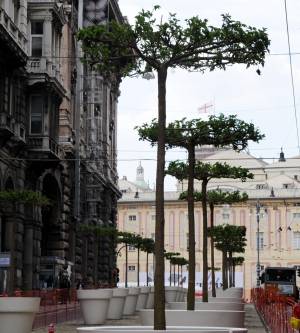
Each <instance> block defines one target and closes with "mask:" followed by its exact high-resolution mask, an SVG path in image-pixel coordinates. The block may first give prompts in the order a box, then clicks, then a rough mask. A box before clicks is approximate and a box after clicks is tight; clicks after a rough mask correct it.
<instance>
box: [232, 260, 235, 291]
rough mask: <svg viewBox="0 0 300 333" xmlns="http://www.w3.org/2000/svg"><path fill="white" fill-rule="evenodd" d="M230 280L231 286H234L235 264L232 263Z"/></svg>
mask: <svg viewBox="0 0 300 333" xmlns="http://www.w3.org/2000/svg"><path fill="white" fill-rule="evenodd" d="M232 282H233V287H235V264H233V265H232Z"/></svg>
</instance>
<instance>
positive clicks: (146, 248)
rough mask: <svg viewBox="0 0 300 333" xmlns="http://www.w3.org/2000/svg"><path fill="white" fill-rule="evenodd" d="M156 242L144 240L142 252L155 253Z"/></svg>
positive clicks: (148, 239)
mask: <svg viewBox="0 0 300 333" xmlns="http://www.w3.org/2000/svg"><path fill="white" fill-rule="evenodd" d="M154 245H155V242H154V240H153V239H152V238H144V239H143V242H142V244H141V250H142V251H143V252H146V253H154Z"/></svg>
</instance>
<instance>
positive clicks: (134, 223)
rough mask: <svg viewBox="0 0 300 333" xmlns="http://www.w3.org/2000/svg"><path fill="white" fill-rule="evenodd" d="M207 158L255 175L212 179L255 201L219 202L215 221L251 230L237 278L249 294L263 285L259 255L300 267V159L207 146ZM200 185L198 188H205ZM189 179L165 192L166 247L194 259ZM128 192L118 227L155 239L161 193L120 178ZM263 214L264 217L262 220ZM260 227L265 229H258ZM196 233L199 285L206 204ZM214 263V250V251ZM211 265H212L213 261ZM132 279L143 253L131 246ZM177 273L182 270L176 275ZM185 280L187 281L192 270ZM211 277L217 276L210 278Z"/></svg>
mask: <svg viewBox="0 0 300 333" xmlns="http://www.w3.org/2000/svg"><path fill="white" fill-rule="evenodd" d="M197 158H198V159H201V160H202V161H207V162H213V161H221V162H227V163H228V164H231V165H234V166H243V167H246V168H249V169H250V171H251V172H252V173H253V174H254V179H251V180H247V181H246V182H240V181H239V180H232V179H218V180H211V181H210V182H209V183H208V190H210V189H216V188H219V189H224V190H229V191H230V190H240V191H241V192H246V193H247V194H248V196H249V200H248V201H247V202H245V203H239V204H234V205H231V206H228V205H219V206H216V207H215V212H214V214H215V215H214V221H215V225H220V224H224V223H229V224H233V225H241V226H245V227H246V228H247V235H246V238H247V246H246V251H245V254H238V255H239V256H240V255H242V256H244V257H245V263H244V264H243V265H242V266H240V267H237V269H236V270H237V272H236V282H237V284H238V285H240V286H244V288H245V292H246V294H245V295H246V298H249V297H250V290H251V288H252V287H254V286H255V285H256V283H257V263H258V254H259V257H260V260H259V261H260V262H259V263H260V266H261V268H263V267H265V266H279V267H280V266H281V267H284V266H299V265H300V182H299V177H300V157H299V156H298V157H295V158H290V159H285V158H284V154H283V153H281V154H280V158H279V160H278V161H276V162H273V163H271V164H267V163H266V162H264V161H262V160H260V159H257V158H255V157H253V156H251V155H250V154H247V153H236V152H234V151H231V150H228V149H223V150H214V149H213V150H211V148H208V149H202V150H201V151H198V152H197ZM200 185H201V184H200V183H199V182H197V183H196V184H195V187H196V188H197V189H198V190H200V189H201V187H200ZM186 188H187V182H185V181H184V182H183V183H178V185H177V191H174V192H165V249H166V250H167V251H171V252H180V254H181V255H182V256H184V257H185V258H188V251H187V247H188V211H187V203H186V202H184V201H180V200H178V197H179V194H180V192H181V191H182V190H185V189H186ZM120 189H121V191H122V193H123V196H122V198H121V200H120V201H119V202H118V227H119V229H120V230H126V231H130V232H135V233H138V234H140V235H142V236H143V237H152V238H154V237H155V192H154V191H150V192H149V191H144V192H143V191H142V189H141V188H139V190H138V195H136V192H137V190H135V189H133V188H132V187H130V186H128V184H126V183H124V180H123V181H122V182H120ZM258 217H259V219H258ZM258 220H259V222H257V221H258ZM258 228H259V229H258ZM195 236H196V287H197V288H201V282H202V272H201V271H202V207H201V204H200V203H196V204H195ZM208 258H209V261H210V252H209V253H208ZM221 260H222V257H221V253H219V252H218V251H216V258H215V267H217V268H221V267H222V265H221ZM145 265H146V254H143V253H142V254H141V260H140V272H141V273H140V280H141V283H142V284H145V281H146V273H145V272H146V267H145ZM209 265H210V264H209ZM118 267H119V268H120V281H121V282H123V281H124V277H125V256H124V255H123V254H122V255H121V257H118ZM165 267H166V276H165V281H166V284H169V263H168V262H166V266H165ZM128 269H129V272H128V278H129V282H130V283H133V284H134V283H135V282H136V280H137V251H136V249H134V248H130V249H129V260H128ZM149 272H150V273H149V275H150V280H151V279H152V278H153V263H152V262H150V263H149ZM176 274H177V273H176ZM183 275H184V276H179V277H176V275H175V278H176V279H177V278H179V280H182V279H183V281H187V272H186V270H184V274H183ZM209 280H211V277H210V276H209ZM216 282H217V283H218V285H219V286H220V284H221V282H222V276H221V272H220V271H218V272H217V273H216Z"/></svg>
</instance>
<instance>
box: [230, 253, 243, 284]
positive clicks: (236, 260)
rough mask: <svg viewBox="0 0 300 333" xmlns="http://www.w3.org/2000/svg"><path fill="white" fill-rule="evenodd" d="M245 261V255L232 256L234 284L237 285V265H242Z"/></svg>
mask: <svg viewBox="0 0 300 333" xmlns="http://www.w3.org/2000/svg"><path fill="white" fill-rule="evenodd" d="M244 261H245V258H244V257H233V258H232V276H233V277H232V284H233V285H232V286H233V287H235V268H236V266H241V265H243V263H244Z"/></svg>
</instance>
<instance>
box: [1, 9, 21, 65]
mask: <svg viewBox="0 0 300 333" xmlns="http://www.w3.org/2000/svg"><path fill="white" fill-rule="evenodd" d="M0 35H1V39H4V40H5V42H6V43H7V46H8V48H9V49H10V51H11V52H10V53H11V54H12V55H13V57H17V58H18V61H19V62H20V63H21V64H23V65H24V64H25V63H26V60H27V38H26V37H25V35H24V34H23V33H22V32H21V31H20V30H19V28H18V27H17V26H16V25H15V23H14V22H13V21H12V19H11V18H10V17H9V16H8V15H7V14H6V12H5V11H4V10H3V8H1V7H0ZM7 56H8V55H7Z"/></svg>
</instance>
